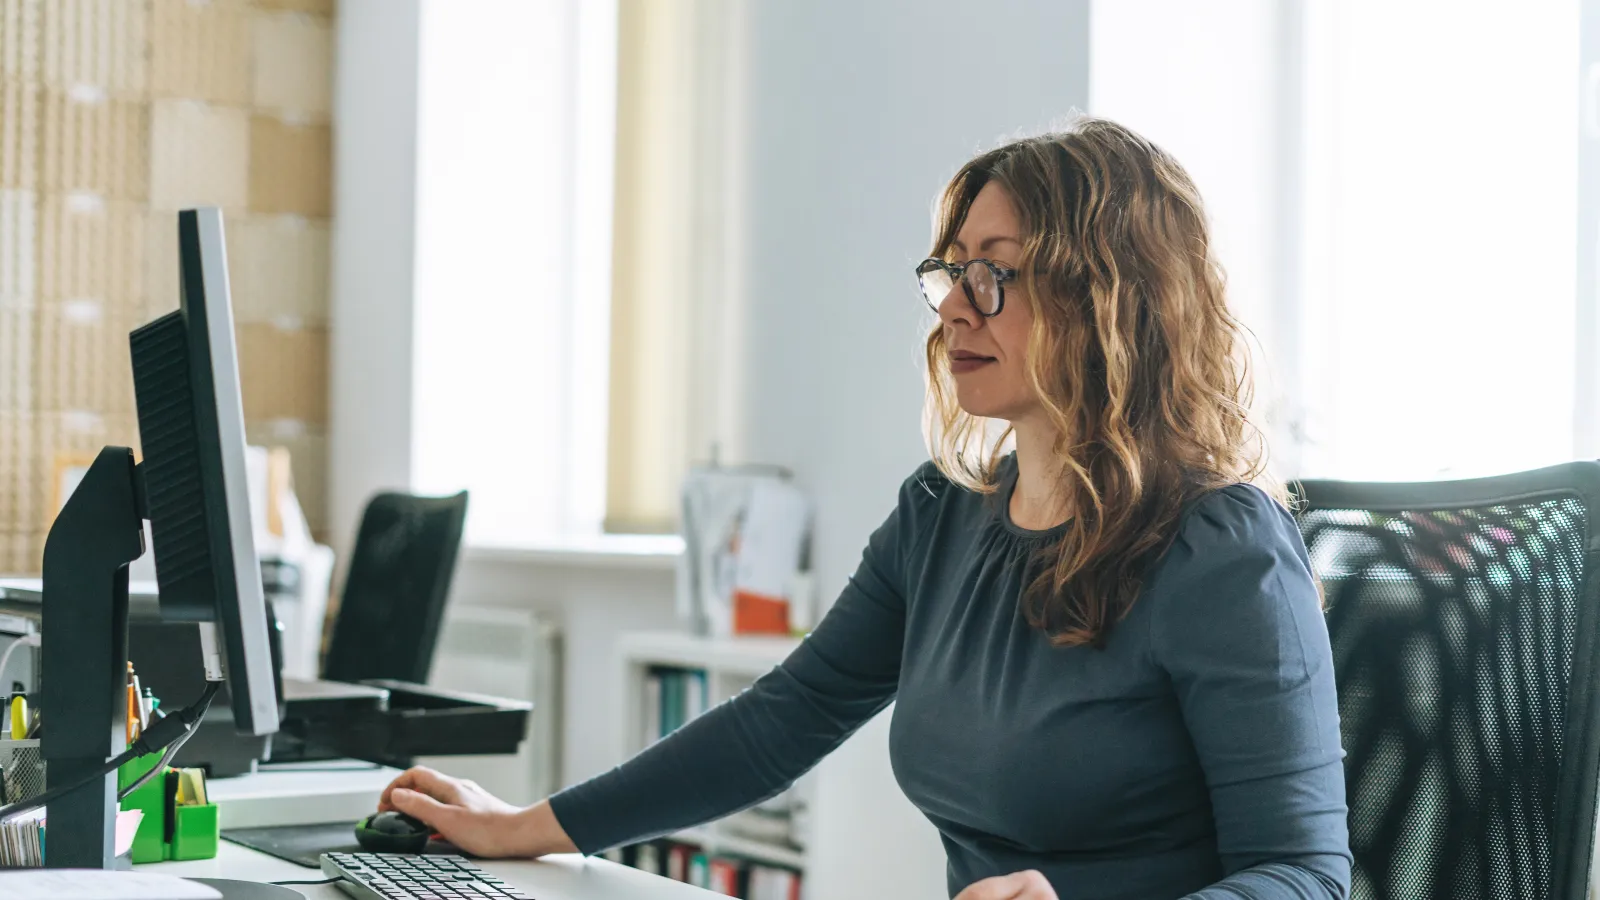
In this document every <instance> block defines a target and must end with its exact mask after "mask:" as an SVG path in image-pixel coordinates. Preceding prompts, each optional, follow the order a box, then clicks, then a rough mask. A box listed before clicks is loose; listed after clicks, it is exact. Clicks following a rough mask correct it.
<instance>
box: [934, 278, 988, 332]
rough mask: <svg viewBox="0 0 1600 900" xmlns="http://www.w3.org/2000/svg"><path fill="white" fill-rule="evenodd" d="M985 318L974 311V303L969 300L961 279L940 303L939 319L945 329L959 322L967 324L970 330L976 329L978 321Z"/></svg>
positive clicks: (951, 287) (957, 280)
mask: <svg viewBox="0 0 1600 900" xmlns="http://www.w3.org/2000/svg"><path fill="white" fill-rule="evenodd" d="M982 318H983V317H982V316H980V315H978V314H977V313H976V312H975V311H973V309H972V301H971V300H969V299H967V286H966V284H964V283H963V282H962V280H961V279H959V278H958V279H956V281H955V283H954V284H952V285H951V286H950V292H949V293H947V294H945V296H944V299H943V300H940V301H939V319H940V321H942V322H944V324H945V327H947V328H948V327H950V326H952V325H954V324H956V323H957V322H965V323H966V324H967V327H968V328H976V327H977V326H978V321H979V320H980V319H982Z"/></svg>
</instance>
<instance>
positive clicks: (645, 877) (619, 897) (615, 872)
mask: <svg viewBox="0 0 1600 900" xmlns="http://www.w3.org/2000/svg"><path fill="white" fill-rule="evenodd" d="M397 774H399V773H398V772H396V771H395V770H394V769H384V768H378V767H372V766H368V765H365V764H362V763H355V762H349V761H345V762H327V763H307V764H303V765H296V764H289V765H285V766H273V767H270V768H269V769H268V770H266V771H262V772H259V773H257V774H254V775H246V776H243V777H241V778H218V779H215V780H213V781H212V782H211V784H210V790H211V799H212V800H213V801H214V802H215V803H216V804H217V806H218V807H219V808H220V814H221V818H222V827H224V828H248V827H254V826H266V825H293V824H298V823H316V822H336V821H344V822H354V821H355V820H356V819H359V818H361V817H362V816H365V815H368V814H370V813H371V812H372V811H373V810H374V809H375V808H376V807H377V805H378V794H379V793H381V792H382V790H383V787H384V785H386V784H388V783H389V781H390V780H391V779H392V778H393V777H394V776H395V775H397ZM478 865H480V866H482V867H483V868H484V869H486V870H488V871H489V872H492V873H494V874H495V875H496V876H498V877H500V878H502V879H504V880H505V881H507V882H509V883H510V884H513V885H515V886H517V887H519V888H521V889H522V890H523V891H524V892H525V893H527V894H528V895H529V896H531V897H534V898H535V900H705V898H710V897H719V896H721V895H720V894H713V893H711V892H709V891H705V890H702V889H700V888H696V887H690V886H689V885H686V884H680V883H679V882H676V881H672V880H670V879H666V878H662V877H660V876H657V875H650V874H647V873H645V872H640V871H639V870H637V869H630V868H628V867H627V866H619V865H617V864H615V863H611V862H607V861H605V860H603V859H593V858H589V859H586V858H584V857H581V856H554V857H550V858H549V859H548V860H539V861H531V862H530V861H527V860H484V861H482V862H480V863H478ZM139 868H140V869H141V870H148V871H151V872H163V873H166V874H169V875H183V876H189V877H193V878H233V879H237V880H240V881H319V880H321V879H322V877H323V875H322V872H321V870H318V869H307V868H305V867H304V866H297V865H295V864H294V863H290V862H284V861H283V860H281V859H278V858H277V857H274V856H269V855H267V854H265V853H261V852H259V851H256V850H251V849H249V848H247V847H241V846H239V845H238V844H230V843H228V842H227V841H222V842H221V843H220V844H219V846H218V850H217V856H216V858H215V859H202V860H194V861H192V862H171V863H155V864H152V865H147V866H140V867H139ZM295 890H297V891H299V892H301V893H302V894H304V895H305V896H306V897H307V898H310V900H349V895H348V894H345V893H344V892H343V891H341V890H339V889H338V888H337V887H335V886H333V885H331V884H328V885H296V886H295Z"/></svg>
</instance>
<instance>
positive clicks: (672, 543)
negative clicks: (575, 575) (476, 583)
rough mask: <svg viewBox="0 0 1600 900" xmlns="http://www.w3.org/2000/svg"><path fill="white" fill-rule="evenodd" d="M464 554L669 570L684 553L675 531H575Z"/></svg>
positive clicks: (478, 558)
mask: <svg viewBox="0 0 1600 900" xmlns="http://www.w3.org/2000/svg"><path fill="white" fill-rule="evenodd" d="M461 554H462V558H463V560H464V561H466V562H469V563H472V562H483V563H512V564H518V565H535V566H557V567H568V568H585V569H630V570H636V571H637V570H644V571H667V572H670V571H672V570H673V569H675V568H676V567H677V565H678V558H679V557H680V556H682V555H683V538H681V537H679V536H678V535H675V534H595V535H573V536H569V537H550V538H542V539H540V540H538V541H535V542H530V543H527V544H514V545H508V544H482V543H478V544H468V545H466V546H465V547H463V548H462V550H461Z"/></svg>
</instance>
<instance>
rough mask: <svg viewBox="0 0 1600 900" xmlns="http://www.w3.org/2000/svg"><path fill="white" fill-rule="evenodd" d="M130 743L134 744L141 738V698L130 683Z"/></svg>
mask: <svg viewBox="0 0 1600 900" xmlns="http://www.w3.org/2000/svg"><path fill="white" fill-rule="evenodd" d="M127 731H128V743H130V744H132V743H133V742H134V741H136V740H138V739H139V700H138V695H136V694H135V693H134V692H133V685H131V684H130V685H128V728H127Z"/></svg>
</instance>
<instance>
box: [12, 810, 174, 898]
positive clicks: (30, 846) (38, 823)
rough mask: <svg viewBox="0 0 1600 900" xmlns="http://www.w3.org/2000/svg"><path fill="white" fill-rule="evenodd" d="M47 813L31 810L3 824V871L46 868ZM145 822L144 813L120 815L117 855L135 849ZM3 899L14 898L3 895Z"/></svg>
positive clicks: (130, 811) (118, 819) (125, 811)
mask: <svg viewBox="0 0 1600 900" xmlns="http://www.w3.org/2000/svg"><path fill="white" fill-rule="evenodd" d="M44 814H45V811H44V810H43V809H34V810H29V811H28V812H24V813H18V814H17V815H15V816H12V817H11V818H9V819H7V820H5V821H4V822H0V868H4V869H18V868H22V869H27V868H38V867H39V866H42V865H44V842H45V819H44ZM142 821H144V811H143V810H139V809H129V810H124V811H122V812H119V813H117V855H118V856H121V855H123V854H124V853H127V852H128V851H129V850H131V849H133V836H134V835H135V834H136V833H138V831H139V823H140V822H142ZM0 897H7V898H9V897H11V895H10V894H8V893H6V892H5V891H0Z"/></svg>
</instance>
